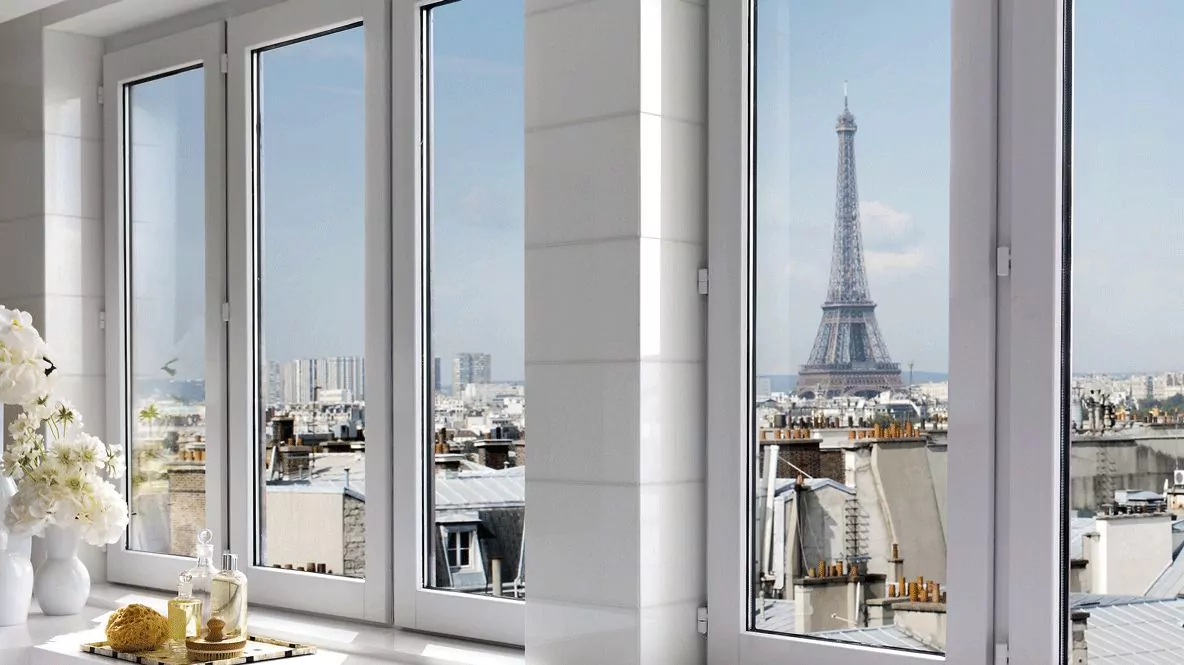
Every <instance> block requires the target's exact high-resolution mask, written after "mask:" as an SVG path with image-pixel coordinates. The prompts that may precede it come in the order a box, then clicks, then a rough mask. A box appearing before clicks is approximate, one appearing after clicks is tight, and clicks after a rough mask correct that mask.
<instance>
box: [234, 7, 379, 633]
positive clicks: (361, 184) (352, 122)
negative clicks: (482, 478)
mask: <svg viewBox="0 0 1184 665" xmlns="http://www.w3.org/2000/svg"><path fill="white" fill-rule="evenodd" d="M383 6H384V5H382V4H381V3H376V2H369V3H364V2H360V1H350V2H340V3H323V2H319V1H315V0H288V1H287V2H283V3H280V4H276V5H273V6H269V7H266V8H264V9H260V10H257V11H254V12H249V13H246V14H242V15H239V16H235V17H232V18H231V19H230V20H228V21H227V43H228V47H227V52H228V53H229V67H228V70H229V71H228V73H227V98H228V103H227V108H228V109H229V111H228V116H227V117H228V130H229V131H228V133H229V137H228V145H229V148H230V150H229V159H228V160H227V167H228V170H227V186H228V199H229V210H230V218H229V220H228V225H227V226H228V233H229V236H228V237H229V242H228V244H227V249H228V251H227V255H228V268H229V269H228V271H227V272H228V279H229V285H228V293H229V298H228V300H229V302H228V311H229V326H228V328H229V340H230V359H229V363H228V372H229V380H228V387H229V403H230V406H231V408H230V423H229V425H230V436H231V459H232V463H231V464H230V465H229V466H230V468H229V476H230V493H229V494H230V506H231V507H232V510H231V511H230V534H231V538H230V540H231V543H232V547H233V548H234V549H235V550H236V551H238V552H239V553H240V561H241V562H242V564H241V565H242V567H243V568H244V569H245V572H246V574H247V576H248V577H249V578H250V581H251V595H252V598H254V599H255V600H256V602H258V603H261V604H268V605H277V606H282V607H288V608H293V609H299V610H303V611H311V612H316V613H319V614H333V615H339V616H344V617H351V618H359V619H365V620H368V621H378V622H382V621H388V620H389V618H390V614H389V610H388V609H387V607H388V604H389V602H390V595H391V588H390V565H389V561H390V557H391V542H392V539H391V536H390V520H389V515H390V510H391V508H390V505H391V498H390V481H389V478H390V475H389V467H390V465H391V455H390V434H389V432H390V429H389V428H390V421H391V418H390V413H391V398H390V392H389V388H388V386H389V373H388V371H387V368H388V367H389V366H390V365H389V363H390V358H391V356H390V346H391V342H390V337H389V332H388V330H389V328H388V327H387V324H386V323H385V322H387V321H390V320H391V303H390V298H389V292H390V291H389V289H390V283H389V280H388V279H387V273H386V269H387V266H388V265H389V263H390V245H389V241H388V239H389V237H390V235H389V230H388V229H389V227H390V216H389V213H388V212H387V206H388V205H389V203H388V200H387V198H386V196H385V189H386V188H385V187H382V186H380V185H379V184H378V183H380V182H381V180H382V179H383V178H384V177H386V175H387V174H389V169H388V167H387V166H386V164H387V160H388V158H389V154H390V153H389V149H388V148H387V147H386V146H385V145H383V139H382V137H383V136H385V135H386V132H385V130H384V129H383V128H384V127H385V123H386V120H385V118H386V110H385V108H386V107H385V105H384V104H380V103H379V102H378V100H383V99H385V97H386V93H385V86H386V83H385V82H384V81H383V80H382V77H383V76H384V72H386V71H387V69H386V67H385V66H384V63H383V62H382V58H375V57H374V54H376V53H381V52H383V50H384V49H385V46H384V44H385V43H386V41H385V40H386V39H387V31H386V29H385V28H384V26H383V24H384V21H383V20H381V17H382V16H383Z"/></svg>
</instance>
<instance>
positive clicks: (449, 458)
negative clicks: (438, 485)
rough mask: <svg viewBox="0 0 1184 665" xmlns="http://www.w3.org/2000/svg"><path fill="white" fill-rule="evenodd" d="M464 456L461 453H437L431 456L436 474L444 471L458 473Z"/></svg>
mask: <svg viewBox="0 0 1184 665" xmlns="http://www.w3.org/2000/svg"><path fill="white" fill-rule="evenodd" d="M464 459H465V456H464V455H462V454H461V453H443V454H440V453H437V454H436V455H434V456H433V462H434V463H435V465H436V473H443V472H445V471H460V463H461V462H462V461H464Z"/></svg>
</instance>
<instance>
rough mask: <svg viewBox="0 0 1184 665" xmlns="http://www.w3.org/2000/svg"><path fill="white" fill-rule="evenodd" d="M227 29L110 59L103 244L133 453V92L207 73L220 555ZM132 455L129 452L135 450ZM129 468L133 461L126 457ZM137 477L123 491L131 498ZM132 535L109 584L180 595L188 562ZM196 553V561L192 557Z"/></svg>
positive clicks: (114, 356)
mask: <svg viewBox="0 0 1184 665" xmlns="http://www.w3.org/2000/svg"><path fill="white" fill-rule="evenodd" d="M223 43H224V42H223V30H222V23H212V24H207V25H203V26H200V27H197V28H193V29H190V30H186V31H184V32H180V33H177V34H174V35H170V36H169V37H166V38H163V39H157V40H154V41H149V42H146V43H143V44H139V45H136V46H132V47H128V48H126V49H121V50H118V51H113V52H110V53H107V54H105V55H104V57H103V90H102V95H103V97H102V99H103V136H104V147H103V165H104V168H103V173H104V176H103V177H104V183H103V188H104V192H105V196H104V219H105V223H104V226H105V228H104V243H105V256H106V261H105V263H106V275H105V281H106V285H105V290H106V306H105V307H106V312H107V325H106V341H105V343H106V351H107V357H106V372H107V379H106V389H107V397H106V409H107V411H106V413H107V432H106V437H107V441H109V442H110V443H111V445H114V446H117V447H120V448H123V449H125V450H128V449H129V448H130V446H129V436H130V431H129V425H130V424H131V423H129V418H128V410H129V409H130V408H131V407H130V401H129V400H130V385H129V380H130V377H129V376H128V371H129V363H130V355H129V344H130V330H129V325H128V324H129V323H130V315H131V311H130V304H129V302H128V299H127V294H128V288H129V280H128V277H129V275H128V271H127V266H128V265H129V264H128V260H129V257H128V255H127V248H128V233H127V228H126V213H127V202H126V201H125V196H124V192H125V191H126V189H125V185H126V167H127V163H126V159H125V153H124V149H123V148H124V144H125V141H126V140H127V137H126V135H125V127H126V123H125V119H126V117H125V113H126V112H127V108H126V100H127V96H126V90H127V87H128V86H130V85H134V84H136V83H138V82H141V81H144V80H147V79H152V78H155V77H159V76H162V75H164V76H167V75H169V74H172V73H179V72H181V71H184V70H186V69H188V68H191V67H193V66H201V67H202V71H203V73H204V91H203V93H204V106H205V110H204V116H205V130H204V131H205V137H204V138H205V188H206V191H205V221H206V230H205V237H206V241H205V242H206V246H205V265H206V268H205V269H206V280H205V281H206V284H205V335H206V349H205V352H206V359H205V373H206V441H207V443H214V442H216V441H220V442H221V445H207V447H206V461H205V463H206V474H205V485H206V524H207V526H208V528H210V529H211V530H212V531H213V532H214V538H215V540H214V542H215V545H216V546H219V547H226V545H227V522H226V515H227V511H226V503H225V501H224V497H225V496H226V487H227V485H226V483H227V474H226V467H227V446H226V442H227V413H226V404H227V401H226V359H227V353H228V349H227V344H226V326H225V324H224V323H223V322H222V317H221V308H222V302H223V301H224V299H225V295H226V263H225V251H224V248H225V246H226V191H225V181H226V176H225V159H224V153H225V148H224V146H225V132H226V124H225V111H224V110H225V97H224V92H225V88H224V83H223V76H222V72H221V64H220V63H221V57H222V53H223ZM128 452H129V453H130V450H128ZM127 459H128V460H129V463H130V459H131V456H130V454H129V455H128V456H127ZM130 475H131V474H130V473H129V474H125V477H124V480H123V481H122V482H120V483H118V488H119V490H120V492H121V494H122V495H123V496H124V498H125V499H126V498H128V493H129V491H128V483H130ZM127 534H128V531H126V530H125V532H124V535H123V536H122V537H121V538H120V540H119V541H118V542H117V543H115V544H113V545H112V546H110V547H108V548H107V578H108V579H109V580H111V581H112V582H122V583H126V584H134V585H137V586H149V587H155V588H160V589H173V588H175V587H176V580H177V575H178V574H179V573H180V571H182V570H184V569H185V568H186V567H187V563H186V557H184V556H174V555H169V554H157V553H152V552H140V551H134V550H129V549H127ZM191 555H192V553H190V556H191Z"/></svg>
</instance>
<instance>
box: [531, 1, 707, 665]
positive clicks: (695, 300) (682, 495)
mask: <svg viewBox="0 0 1184 665" xmlns="http://www.w3.org/2000/svg"><path fill="white" fill-rule="evenodd" d="M526 12H527V16H526V33H525V37H526V45H525V48H526V73H525V84H526V131H527V134H526V245H527V249H526V355H527V363H526V364H527V367H526V390H527V402H528V404H529V407H528V408H529V413H530V419H531V425H530V430H529V434H528V437H529V450H530V463H529V464H527V466H526V469H527V515H528V517H527V524H528V526H527V529H526V538H527V552H528V554H527V561H528V562H529V563H528V575H527V579H528V586H527V595H528V597H529V602H528V603H527V606H526V615H527V625H526V654H527V661H528V662H529V663H530V664H531V665H542V664H551V663H554V664H556V665H559V664H561V665H580V664H582V663H596V664H600V663H620V664H638V665H640V664H643V663H644V664H645V665H662V664H664V663H671V664H678V665H687V664H694V663H701V662H704V660H705V650H704V642H703V640H702V638H700V636H699V635H698V634H697V633H696V622H695V611H696V608H697V607H698V606H699V605H701V604H703V602H704V599H705V590H706V585H705V564H704V561H705V550H706V542H705V539H706V534H705V533H704V525H705V522H706V519H705V471H706V469H705V448H706V435H705V430H706V423H705V404H704V402H705V397H704V396H705V393H706V386H705V365H704V360H705V357H704V347H705V340H704V330H705V321H706V319H705V316H706V301H705V299H704V298H703V297H702V296H700V295H698V293H697V287H696V276H697V270H698V269H699V268H701V267H704V266H705V260H706V247H705V244H704V243H705V239H706V214H705V205H706V200H705V193H704V192H705V184H706V163H705V161H706V156H705V138H706V136H705V120H706V118H705V109H706V58H707V49H706V47H707V44H706V11H705V4H704V3H702V2H694V1H690V0H583V1H578V2H573V1H571V0H526Z"/></svg>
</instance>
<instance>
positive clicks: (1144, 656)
mask: <svg viewBox="0 0 1184 665" xmlns="http://www.w3.org/2000/svg"><path fill="white" fill-rule="evenodd" d="M1085 641H1086V645H1087V646H1088V648H1089V662H1090V665H1179V664H1180V663H1182V662H1184V599H1174V600H1151V601H1149V602H1137V603H1127V604H1109V605H1103V606H1099V607H1096V608H1091V609H1089V619H1088V620H1087V623H1086V630H1085Z"/></svg>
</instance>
